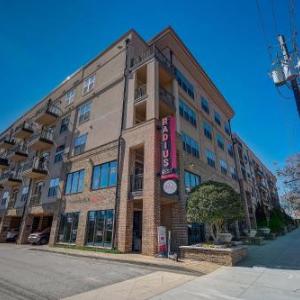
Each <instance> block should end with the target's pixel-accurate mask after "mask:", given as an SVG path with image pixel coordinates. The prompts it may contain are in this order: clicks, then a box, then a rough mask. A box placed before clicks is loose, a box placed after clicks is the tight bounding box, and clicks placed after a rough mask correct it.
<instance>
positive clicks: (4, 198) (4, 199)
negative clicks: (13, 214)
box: [1, 192, 9, 208]
mask: <svg viewBox="0 0 300 300" xmlns="http://www.w3.org/2000/svg"><path fill="white" fill-rule="evenodd" d="M8 201H9V192H4V193H3V196H2V200H1V206H2V207H5V208H6V207H7V204H8Z"/></svg>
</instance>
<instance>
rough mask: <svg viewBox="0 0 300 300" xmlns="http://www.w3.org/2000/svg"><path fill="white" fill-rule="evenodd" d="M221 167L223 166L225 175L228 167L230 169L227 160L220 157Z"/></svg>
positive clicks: (222, 169)
mask: <svg viewBox="0 0 300 300" xmlns="http://www.w3.org/2000/svg"><path fill="white" fill-rule="evenodd" d="M220 168H221V173H222V174H223V175H227V169H228V167H227V163H226V161H225V160H223V159H220Z"/></svg>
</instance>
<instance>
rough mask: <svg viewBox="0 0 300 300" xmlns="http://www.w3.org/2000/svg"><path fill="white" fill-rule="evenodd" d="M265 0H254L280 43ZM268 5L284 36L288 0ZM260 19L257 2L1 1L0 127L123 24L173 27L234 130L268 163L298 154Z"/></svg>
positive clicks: (296, 123) (296, 126)
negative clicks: (227, 109)
mask: <svg viewBox="0 0 300 300" xmlns="http://www.w3.org/2000/svg"><path fill="white" fill-rule="evenodd" d="M102 2H104V3H102ZM270 2H271V1H269V0H260V3H261V8H262V13H263V16H264V20H265V23H266V24H265V25H266V31H267V37H268V40H269V42H272V43H273V45H276V35H275V30H274V26H273V25H274V24H272V14H271V7H270ZM274 2H275V12H276V14H277V22H278V27H279V30H280V32H282V33H284V34H289V22H288V1H287V0H286V1H284V0H275V1H274ZM298 4H299V3H298ZM299 9H300V8H299V7H298V10H299ZM279 14H280V18H279ZM297 18H298V24H297V27H298V29H300V26H299V25H300V24H299V20H300V16H299V14H298V15H297ZM258 21H259V19H258V14H257V8H256V3H255V1H254V0H253V1H252V0H250V1H240V0H235V1H234V0H229V1H223V0H210V1H204V0H198V1H174V0H173V1H150V2H149V1H148V2H147V1H146V2H145V1H83V0H82V1H79V0H72V1H56V0H52V1H46V0H43V1H37V0H36V1H32V0H26V1H20V0H15V1H5V0H0V66H1V73H0V95H1V96H0V97H1V98H0V101H1V119H0V130H1V131H2V130H4V129H5V128H6V127H7V126H8V125H9V124H10V123H11V122H12V121H13V120H14V119H15V118H16V117H18V116H20V114H22V113H23V112H24V111H26V110H27V109H29V108H30V107H31V106H32V105H33V104H34V103H36V102H37V101H39V99H40V98H41V97H43V96H45V95H46V94H47V93H48V92H49V91H50V90H51V89H52V88H54V87H55V86H56V85H57V84H58V83H59V82H61V81H62V80H63V79H65V78H66V77H67V76H68V75H69V74H71V73H72V72H74V71H75V70H76V69H78V68H79V67H80V66H81V65H83V64H84V63H86V62H87V61H88V60H90V59H91V58H93V57H94V56H95V55H96V54H98V53H99V52H100V51H102V50H103V49H104V48H106V47H107V46H109V45H110V44H111V43H112V42H114V41H115V40H116V39H117V38H118V37H119V36H121V35H122V34H123V33H124V32H126V31H127V30H128V29H130V28H134V29H136V30H137V31H138V32H139V33H140V34H141V35H142V36H143V37H144V38H145V39H149V38H151V37H152V36H153V35H155V34H156V33H158V32H159V31H161V30H162V29H163V28H165V27H166V26H168V25H171V26H172V27H173V28H174V29H175V30H176V31H177V33H178V34H179V36H180V37H181V38H182V39H183V41H184V42H185V43H186V45H187V46H188V47H189V48H190V50H191V51H192V53H193V54H194V55H195V57H196V58H197V59H198V61H199V62H200V64H201V65H202V66H203V67H204V69H205V70H206V71H207V73H208V74H209V75H210V76H211V78H212V79H213V81H214V82H215V83H216V85H217V86H218V87H219V89H220V90H221V92H222V93H223V94H224V96H225V97H226V98H227V100H228V101H229V102H230V104H231V105H232V107H233V108H234V110H235V113H236V116H235V117H234V119H233V121H232V126H233V129H234V130H235V131H237V132H238V133H239V134H240V136H241V137H242V138H243V139H244V140H245V141H246V142H247V143H248V145H249V146H250V147H252V148H253V150H254V151H255V152H256V153H257V154H258V156H259V157H260V158H261V159H262V160H263V161H264V162H265V164H266V165H267V166H268V167H270V168H271V169H273V170H274V169H275V166H274V162H278V163H282V162H283V161H284V160H285V158H286V157H287V156H288V155H291V154H294V153H296V152H299V149H300V138H299V137H300V119H299V118H298V116H297V112H296V107H295V103H294V100H293V98H291V99H284V98H282V97H280V96H279V94H278V93H277V91H276V89H275V87H274V86H273V84H272V81H271V80H270V79H269V77H268V71H269V69H270V64H271V62H270V60H269V57H268V55H267V50H266V46H265V41H264V39H263V34H262V31H261V28H260V26H259V23H258ZM283 92H284V94H286V95H291V92H290V91H283Z"/></svg>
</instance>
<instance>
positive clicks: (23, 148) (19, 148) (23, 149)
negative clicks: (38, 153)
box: [8, 144, 28, 155]
mask: <svg viewBox="0 0 300 300" xmlns="http://www.w3.org/2000/svg"><path fill="white" fill-rule="evenodd" d="M15 153H17V154H21V155H28V148H27V145H26V144H17V145H15V146H14V147H12V148H11V149H10V151H9V153H8V155H12V154H15Z"/></svg>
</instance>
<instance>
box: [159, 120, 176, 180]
mask: <svg viewBox="0 0 300 300" xmlns="http://www.w3.org/2000/svg"><path fill="white" fill-rule="evenodd" d="M177 178H178V175H177V158H176V119H175V117H173V116H170V117H164V118H163V119H162V121H161V179H177Z"/></svg>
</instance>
